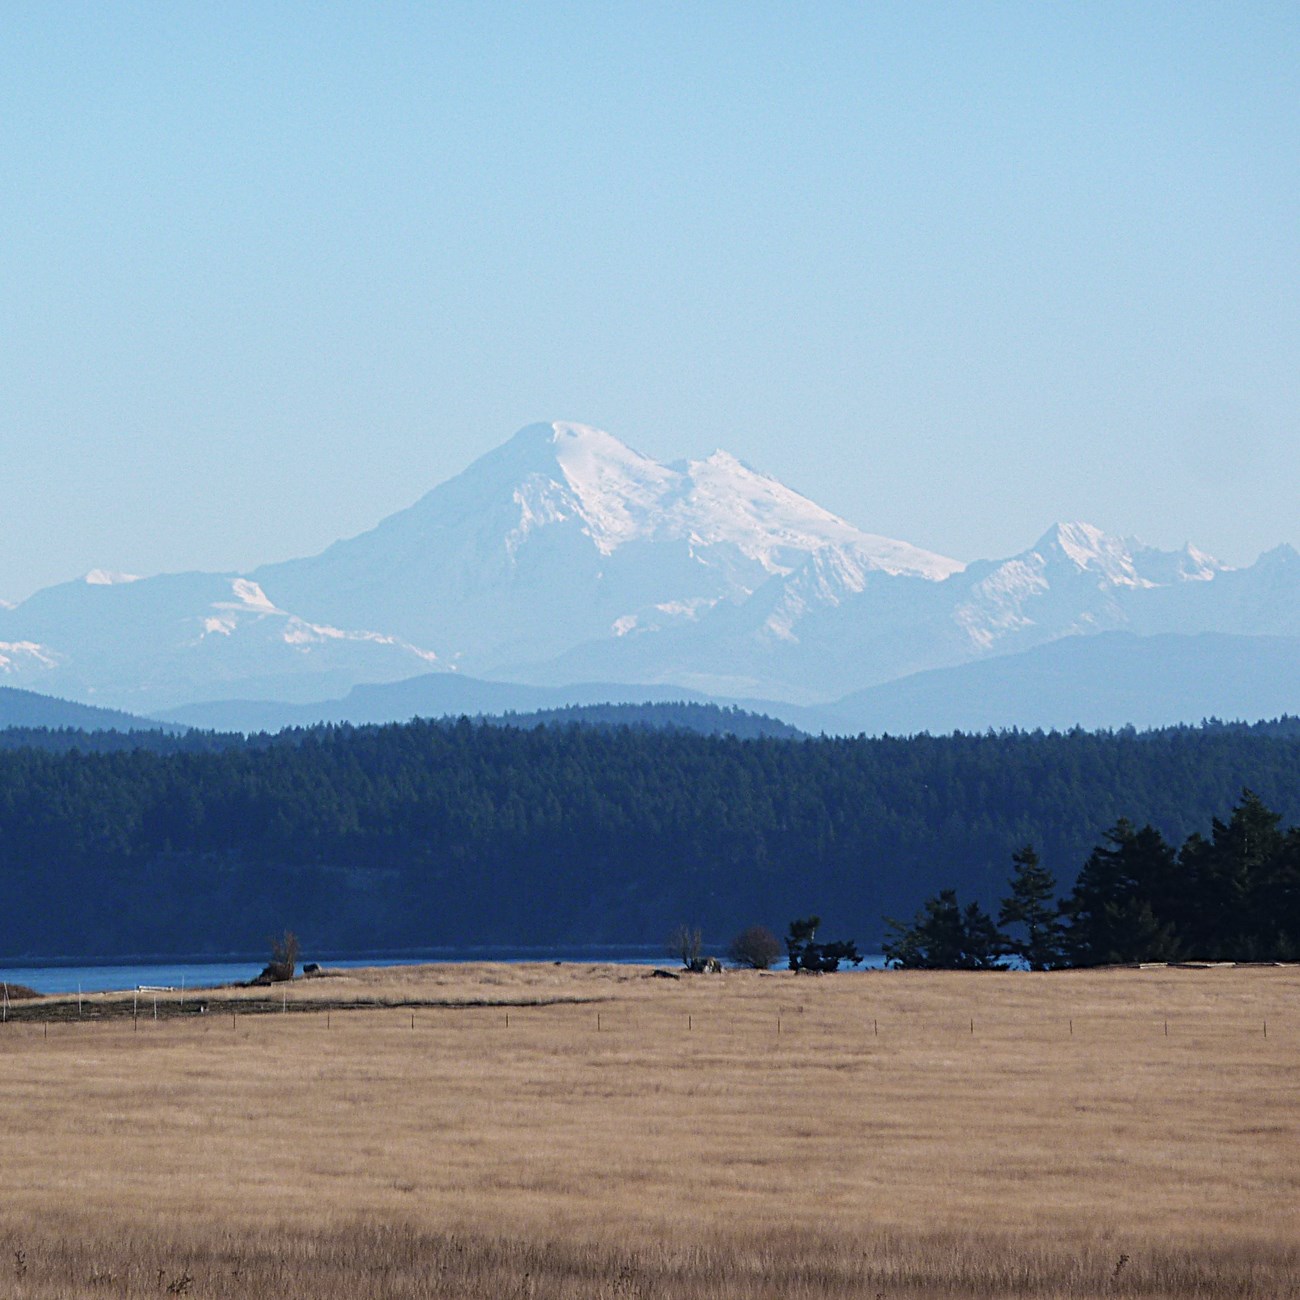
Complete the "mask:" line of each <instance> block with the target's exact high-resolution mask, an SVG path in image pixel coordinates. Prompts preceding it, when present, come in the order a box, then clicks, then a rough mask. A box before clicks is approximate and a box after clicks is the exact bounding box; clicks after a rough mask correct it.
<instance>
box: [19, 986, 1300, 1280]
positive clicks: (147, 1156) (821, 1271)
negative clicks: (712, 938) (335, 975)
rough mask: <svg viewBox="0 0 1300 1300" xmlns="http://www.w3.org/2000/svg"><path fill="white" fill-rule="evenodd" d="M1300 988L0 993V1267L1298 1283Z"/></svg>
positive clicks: (391, 1276)
mask: <svg viewBox="0 0 1300 1300" xmlns="http://www.w3.org/2000/svg"><path fill="white" fill-rule="evenodd" d="M258 993H259V994H262V993H263V991H258ZM1298 995H1300V972H1297V971H1296V970H1295V969H1294V968H1288V969H1281V968H1277V969H1272V968H1262V969H1261V968H1255V969H1244V968H1239V969H1235V970H1212V971H1184V970H1167V969H1162V970H1151V971H1115V972H1092V973H1082V972H1079V973H1068V974H1066V973H1062V974H1055V975H1029V974H1014V975H1012V974H1008V975H944V974H937V975H923V974H909V973H872V974H851V975H845V976H834V977H825V978H814V977H794V976H790V975H787V974H780V975H759V974H735V975H727V976H725V977H708V976H699V977H694V978H691V979H684V980H681V981H677V982H673V981H665V980H658V979H650V978H646V977H645V976H644V972H640V971H633V970H628V969H620V968H608V967H606V968H582V967H564V968H554V967H529V968H519V967H508V968H502V967H487V966H484V967H476V968H464V967H445V968H435V969H433V970H428V971H420V972H383V973H379V972H367V973H361V974H358V975H355V976H348V977H345V978H341V979H338V980H322V981H316V982H313V983H311V984H299V985H295V986H294V987H293V988H292V989H291V990H289V991H288V993H287V999H288V1001H287V1002H286V1001H284V1000H283V998H284V994H283V993H282V991H280V990H275V991H274V996H275V998H276V1004H277V1005H279V1007H280V1008H281V1012H280V1013H279V1014H276V1013H274V1012H273V1011H271V1012H269V1013H268V1014H264V1015H258V1016H253V1015H250V1014H248V1011H249V1010H250V1009H251V1005H252V1004H248V1005H245V1007H244V1009H243V1014H240V1015H236V1016H235V1017H234V1018H233V1020H232V1018H231V1016H230V1015H229V1014H227V1012H226V1011H225V1010H224V1009H223V1005H222V1002H221V999H222V997H224V996H225V995H219V994H212V995H208V1000H209V1011H208V1013H207V1014H206V1015H204V1016H196V1015H187V1016H185V1017H179V1018H172V1019H168V1018H166V1016H165V1015H163V1016H162V1017H161V1018H160V1019H159V1020H158V1021H157V1022H154V1021H153V1020H152V1015H151V1011H152V1008H151V1006H150V1007H149V1008H148V1009H147V1013H146V1014H145V1018H143V1019H142V1020H141V1021H140V1022H139V1024H133V1023H132V1022H131V1021H130V1020H121V1019H115V1020H84V1021H75V1020H74V1021H72V1022H66V1023H56V1024H54V1025H52V1026H51V1027H49V1029H48V1037H47V1036H46V1033H47V1030H46V1027H45V1026H44V1025H42V1024H40V1023H37V1022H34V1021H23V1022H19V1023H14V1024H9V1025H6V1026H3V1027H0V1181H2V1183H3V1193H2V1194H0V1252H2V1253H0V1297H3V1296H5V1295H13V1296H15V1297H24V1298H25V1297H29V1296H30V1297H42V1298H44V1297H47V1296H55V1295H59V1296H81V1295H87V1296H88V1295H103V1294H106V1293H107V1294H120V1295H136V1294H141V1295H142V1294H144V1293H146V1292H147V1293H149V1294H151V1295H156V1294H160V1293H161V1294H164V1295H165V1294H167V1293H168V1291H167V1288H168V1287H171V1286H173V1285H175V1286H177V1287H178V1288H180V1289H179V1290H175V1291H172V1292H171V1294H193V1295H214V1296H224V1295H244V1296H253V1297H261V1296H268V1297H269V1296H273V1295H274V1296H296V1295H304V1296H307V1295H313V1296H335V1295H337V1296H345V1295H346V1296H358V1297H366V1296H371V1295H373V1296H380V1295H383V1296H408V1295H409V1296H439V1297H441V1296H466V1297H477V1296H485V1297H486V1296H514V1295H519V1296H524V1295H536V1296H573V1297H579V1296H581V1297H591V1296H616V1295H636V1296H645V1297H660V1296H662V1297H669V1296H672V1297H679V1298H680V1300H697V1298H700V1300H702V1298H703V1297H705V1296H710V1297H720V1298H723V1300H726V1298H728V1297H733V1296H734V1297H739V1296H756V1297H767V1296H772V1297H775V1296H783V1297H784V1296H806V1297H841V1296H868V1297H873V1296H876V1295H885V1296H894V1295H907V1296H917V1297H923V1296H1003V1295H1005V1296H1043V1297H1053V1296H1060V1297H1066V1296H1069V1297H1093V1296H1098V1297H1100V1296H1114V1295H1142V1296H1169V1297H1172V1296H1206V1297H1228V1296H1240V1297H1247V1296H1259V1297H1265V1296H1267V1297H1287V1296H1291V1297H1294V1296H1296V1295H1298V1294H1300V1283H1297V1270H1298V1268H1300V1253H1298V1251H1297V1245H1296V1243H1297V1241H1298V1240H1300V1165H1298V1164H1297V1159H1296V1157H1297V1155H1298V1154H1300V1083H1298V1082H1297V1078H1298V1074H1297V1069H1296V1067H1297V1064H1300V1062H1298V1061H1297V1043H1298V1041H1300V1033H1298V1026H1297V1019H1298V1015H1297V1002H1298ZM190 996H191V997H192V996H193V995H192V994H191V995H190ZM237 996H238V998H239V999H240V1000H244V1001H246V1000H247V999H248V998H249V997H251V996H253V992H252V991H240V992H239V993H238V995H237ZM344 1003H348V1004H353V1005H355V1004H365V1003H374V1004H376V1005H375V1006H374V1008H373V1009H368V1010H351V1011H347V1012H343V1011H339V1010H330V1011H328V1012H326V1011H325V1010H323V1008H325V1007H326V1006H328V1005H330V1004H334V1005H341V1004H344ZM399 1003H400V1004H402V1005H401V1006H398V1005H396V1004H399ZM446 1003H459V1004H462V1005H455V1006H447V1005H438V1004H446ZM308 1004H311V1005H313V1006H315V1007H317V1008H320V1009H318V1010H317V1011H316V1014H312V1015H306V1014H301V1013H300V1014H287V1013H286V1012H285V1011H284V1008H285V1007H292V1006H297V1007H299V1008H302V1007H305V1006H306V1005H308ZM263 1005H266V1006H268V1007H269V1006H270V1005H271V1004H269V1003H265V1002H264V1003H263ZM1266 1022H1267V1037H1266V1036H1265V1028H1264V1027H1265V1023H1266ZM14 1252H21V1253H22V1257H23V1262H22V1266H21V1269H20V1266H19V1262H18V1257H17V1256H16V1255H15V1254H14ZM20 1273H21V1276H20ZM186 1277H188V1278H189V1279H190V1280H189V1281H188V1282H186V1281H185V1278H186ZM6 1288H7V1289H6Z"/></svg>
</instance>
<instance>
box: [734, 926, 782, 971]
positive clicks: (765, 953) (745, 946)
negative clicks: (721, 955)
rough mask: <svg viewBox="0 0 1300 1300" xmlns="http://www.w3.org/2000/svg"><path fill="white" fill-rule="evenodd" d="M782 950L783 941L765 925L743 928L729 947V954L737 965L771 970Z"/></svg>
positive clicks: (752, 968)
mask: <svg viewBox="0 0 1300 1300" xmlns="http://www.w3.org/2000/svg"><path fill="white" fill-rule="evenodd" d="M781 952H782V949H781V941H780V939H778V938H777V937H776V935H774V934H773V933H772V931H771V930H769V929H768V928H767V926H765V925H751V926H747V927H746V928H745V929H743V930H742V931H741V932H740V933H739V934H738V935H737V936H736V937H735V938H734V939H733V940H732V941H731V947H729V948H728V949H727V956H728V957H730V958H731V960H732V961H734V962H735V963H736V965H737V966H747V967H748V968H749V969H750V970H769V969H771V967H772V965H773V963H774V962H775V961H776V959H777V958H778V957H780V955H781Z"/></svg>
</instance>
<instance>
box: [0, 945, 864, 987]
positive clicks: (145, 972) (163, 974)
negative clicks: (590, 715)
mask: <svg viewBox="0 0 1300 1300" xmlns="http://www.w3.org/2000/svg"><path fill="white" fill-rule="evenodd" d="M308 960H311V958H308ZM447 961H459V962H467V961H508V962H521V961H562V962H566V963H567V962H614V963H616V964H617V965H621V966H626V965H653V966H664V967H666V968H668V969H670V970H671V969H673V968H674V967H675V966H676V965H677V962H676V959H675V958H673V957H669V956H667V955H666V954H665V953H664V951H663V949H662V948H658V947H655V946H653V945H652V946H646V947H606V948H568V949H554V948H545V949H542V948H476V949H463V948H459V949H453V948H448V949H439V950H431V951H429V952H423V953H419V954H417V955H407V956H401V957H345V958H339V959H337V960H336V959H334V958H329V959H325V958H321V959H320V963H321V965H322V966H326V967H329V968H331V969H334V970H338V969H340V968H346V967H350V966H415V965H421V964H424V963H426V962H447ZM264 964H265V960H264V959H263V958H257V957H250V958H248V959H247V960H245V961H207V962H199V961H150V962H136V963H132V964H130V965H120V966H68V965H59V966H5V965H0V982H7V983H9V984H25V985H27V987H28V988H30V989H35V990H36V992H37V993H76V992H77V991H78V990H80V991H81V992H82V993H104V992H108V991H111V990H115V989H135V988H139V987H140V986H141V985H152V986H153V987H155V988H158V987H163V988H174V989H179V988H187V989H201V988H215V987H216V986H217V985H219V984H234V983H236V982H238V981H241V980H250V979H252V978H253V977H254V976H255V975H257V974H258V973H259V972H260V971H261V969H262V967H263V965H264ZM784 965H785V962H784V959H782V961H781V962H779V963H778V969H779V968H781V967H784ZM862 965H863V967H865V968H871V967H875V968H877V969H878V968H880V967H881V966H883V965H884V958H883V957H881V956H880V955H879V954H878V953H872V954H869V955H868V956H867V958H866V960H865V961H863V963H862Z"/></svg>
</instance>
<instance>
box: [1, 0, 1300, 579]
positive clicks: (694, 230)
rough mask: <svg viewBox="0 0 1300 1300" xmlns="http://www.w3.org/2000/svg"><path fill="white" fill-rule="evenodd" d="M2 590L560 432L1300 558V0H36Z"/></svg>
mask: <svg viewBox="0 0 1300 1300" xmlns="http://www.w3.org/2000/svg"><path fill="white" fill-rule="evenodd" d="M0 121H2V122H3V124H4V125H3V130H0V483H2V485H3V486H2V487H0V502H2V503H3V505H2V508H0V597H4V598H8V599H9V600H11V601H13V600H19V599H22V598H24V597H25V596H27V595H28V594H30V593H31V592H32V591H34V590H36V589H37V588H39V587H42V586H45V585H48V584H50V583H54V582H59V581H64V580H68V579H70V578H73V577H75V576H78V575H80V574H82V573H84V572H85V571H87V570H88V569H91V568H106V569H115V570H121V571H126V572H133V573H141V574H150V573H157V572H166V571H178V570H184V569H210V570H223V571H224V570H236V569H247V568H251V567H252V566H254V565H256V564H258V563H262V562H267V561H273V560H279V559H284V558H288V557H290V556H295V555H302V554H310V553H313V552H315V551H318V550H320V549H322V548H323V547H325V546H326V545H328V544H329V543H330V542H331V541H333V540H335V539H336V538H338V537H341V536H348V535H352V534H355V533H357V532H360V531H363V530H364V529H366V528H369V527H371V526H372V525H373V524H374V523H376V522H378V520H379V519H380V518H382V517H383V516H385V515H387V514H390V513H392V512H393V511H394V510H397V509H400V508H402V507H404V506H406V505H409V504H410V503H411V502H412V501H414V500H415V499H416V498H417V497H418V496H420V495H421V494H422V493H423V492H425V491H427V490H428V489H429V488H431V487H433V486H434V485H436V484H437V483H439V482H441V481H443V480H444V479H446V478H449V477H451V476H452V475H454V474H456V473H458V472H459V471H460V470H462V469H463V468H465V466H467V465H468V464H469V463H470V462H471V461H472V460H474V459H475V458H476V457H477V456H479V455H482V454H483V453H484V452H487V451H489V450H491V449H492V448H493V447H495V446H496V445H498V444H499V443H501V442H503V441H505V440H506V439H507V438H508V437H510V435H511V434H513V433H514V432H515V430H516V429H518V428H520V427H521V426H523V425H525V424H528V423H532V422H534V421H537V420H551V419H560V420H576V421H580V422H585V423H591V424H596V425H599V426H600V427H602V428H605V429H608V430H609V431H610V432H611V433H613V434H615V435H616V436H618V437H619V438H621V439H622V440H623V441H625V442H627V443H629V444H631V445H632V446H634V447H636V448H638V449H639V450H641V451H643V452H645V453H647V454H648V455H652V456H655V457H657V458H659V459H663V460H672V459H677V458H681V457H688V456H702V455H706V454H708V453H709V452H711V451H713V450H714V449H715V448H717V447H723V448H725V449H727V450H728V451H731V452H732V453H734V454H735V455H737V456H739V457H741V458H742V459H743V460H745V461H746V462H748V463H749V464H751V465H753V466H755V467H756V468H758V469H761V470H764V471H766V472H768V473H771V474H774V475H775V476H776V477H778V478H780V479H781V480H783V481H784V482H786V483H788V484H789V485H790V486H791V487H794V488H796V489H798V490H799V491H801V492H804V493H805V494H807V495H808V496H810V497H812V498H813V499H814V500H816V501H818V502H819V503H820V504H822V505H824V506H826V507H828V508H830V509H832V510H834V511H836V512H837V513H839V514H842V515H844V516H845V517H846V518H848V519H849V520H851V521H852V522H853V523H855V524H857V525H859V526H860V527H862V528H865V529H867V530H869V531H872V532H877V533H883V534H885V535H888V536H894V537H899V538H902V539H904V540H906V541H909V542H912V543H914V544H917V545H920V546H924V547H927V548H929V549H932V550H936V551H939V552H942V553H944V554H948V555H952V556H955V557H956V558H958V559H962V560H970V559H975V558H987V557H1001V556H1006V555H1010V554H1013V553H1015V552H1017V551H1020V550H1023V549H1025V548H1026V547H1028V546H1029V545H1030V544H1031V543H1032V542H1033V541H1034V540H1035V539H1036V538H1037V537H1038V536H1039V535H1041V534H1042V533H1043V532H1044V531H1045V530H1046V529H1047V527H1048V526H1049V525H1050V524H1051V523H1052V522H1053V521H1055V520H1058V519H1086V520H1088V521H1090V522H1092V523H1095V524H1097V525H1099V526H1100V527H1102V528H1105V529H1106V530H1108V531H1111V532H1116V533H1120V534H1123V535H1136V536H1138V537H1140V538H1142V539H1143V540H1145V541H1147V542H1150V543H1153V544H1157V545H1162V546H1178V545H1181V544H1182V543H1183V542H1185V541H1188V540H1190V541H1193V542H1194V543H1196V544H1197V545H1199V546H1200V547H1202V548H1203V549H1205V550H1207V551H1209V552H1210V553H1212V554H1215V555H1217V556H1218V557H1219V558H1221V559H1223V560H1225V561H1227V562H1229V563H1235V564H1245V563H1249V562H1251V561H1252V560H1253V559H1254V558H1255V557H1256V555H1257V554H1258V553H1259V552H1260V551H1262V550H1264V549H1267V548H1269V547H1271V546H1273V545H1276V544H1277V543H1279V542H1283V541H1288V542H1292V543H1295V544H1300V504H1298V503H1300V166H1298V165H1297V164H1298V163H1300V6H1296V5H1295V4H1294V3H1277V4H1271V3H1249V2H1247V3H1240V2H1238V3H1232V4H1227V3H1223V4H1219V3H1197V2H1196V0H1182V2H1181V3H1176V4H1165V3H1160V2H1159V0H1153V2H1152V3H1146V4H1142V5H1132V4H1128V3H1122V4H1120V3H1117V4H1110V3H1104V2H1098V3H1084V4H1077V5H1044V4H1041V3H1026V4H1017V3H995V2H992V3H973V2H972V3H963V4H948V3H927V2H926V0H908V2H907V3H899V4H891V3H887V2H885V0H881V2H880V3H874V4H864V3H852V4H840V3H831V2H827V3H820V4H818V3H811V4H794V3H790V4H770V3H765V2H764V0H745V2H744V3H736V4H731V3H708V2H707V0H696V2H693V3H681V4H677V3H667V2H664V3H631V2H630V3H627V4H617V5H612V4H608V3H601V4H587V3H552V2H549V0H534V2H533V3H527V4H525V3H520V4H506V3H490V2H487V3H485V2H484V0H477V2H475V3H457V2H456V0H444V2H443V3H439V4H437V5H429V4H424V3H420V4H404V3H392V2H390V3H376V4H367V5H357V4H353V3H338V4H334V3H329V2H328V0H315V2H313V3H310V4H296V3H292V2H291V0H282V2H281V3H277V4H269V5H268V4H264V3H239V2H238V0H222V2H221V3H204V2H202V0H192V2H191V3H187V4H185V5H176V4H172V3H166V4H163V3H158V4H154V3H132V2H131V0H122V2H121V3H115V4H113V5H103V4H97V3H87V4H80V3H71V2H64V3H53V4H40V3H28V2H26V0H18V2H17V3H13V4H8V5H4V6H2V7H0Z"/></svg>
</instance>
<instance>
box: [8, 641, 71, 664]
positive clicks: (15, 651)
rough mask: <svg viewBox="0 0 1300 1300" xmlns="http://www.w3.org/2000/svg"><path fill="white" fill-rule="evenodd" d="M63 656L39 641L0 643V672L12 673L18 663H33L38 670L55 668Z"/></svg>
mask: <svg viewBox="0 0 1300 1300" xmlns="http://www.w3.org/2000/svg"><path fill="white" fill-rule="evenodd" d="M62 658H63V656H62V655H61V654H59V653H58V652H57V651H55V650H51V649H50V647H49V646H44V645H41V643H40V642H39V641H0V671H4V672H14V671H16V670H17V669H19V668H21V667H22V663H21V662H20V661H22V660H26V661H28V662H29V663H35V664H36V666H37V667H39V668H57V667H58V664H59V660H60V659H62Z"/></svg>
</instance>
